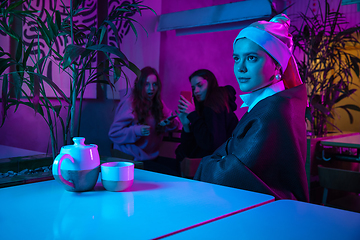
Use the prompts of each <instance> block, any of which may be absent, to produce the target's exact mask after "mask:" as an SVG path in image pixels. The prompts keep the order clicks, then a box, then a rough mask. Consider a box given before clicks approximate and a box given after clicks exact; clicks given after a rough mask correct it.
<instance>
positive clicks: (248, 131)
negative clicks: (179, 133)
mask: <svg viewBox="0 0 360 240" xmlns="http://www.w3.org/2000/svg"><path fill="white" fill-rule="evenodd" d="M306 96H307V94H306V88H305V85H304V84H303V85H300V86H297V87H294V88H291V89H288V90H285V91H282V92H279V93H277V94H275V95H273V96H270V97H268V98H265V99H263V100H261V101H260V102H259V103H258V104H256V105H255V107H254V108H253V109H252V110H251V111H250V112H248V113H246V114H245V115H244V116H243V117H242V118H241V120H240V122H239V124H238V125H237V127H236V129H235V130H234V132H233V134H232V137H231V138H229V139H228V140H227V141H226V142H225V143H224V144H223V145H222V146H221V147H219V148H218V149H217V150H216V151H215V152H214V153H213V154H212V155H210V156H207V157H204V158H203V159H202V160H201V163H200V165H199V168H198V170H197V172H196V175H195V177H194V179H195V180H201V181H205V182H209V183H215V184H220V185H225V186H229V187H235V188H241V189H245V190H250V191H255V192H260V193H265V194H270V195H273V196H275V198H276V199H297V200H301V201H308V200H309V195H308V185H307V178H306V172H305V162H306V129H305V109H306V104H307V99H306Z"/></svg>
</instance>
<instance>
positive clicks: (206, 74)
mask: <svg viewBox="0 0 360 240" xmlns="http://www.w3.org/2000/svg"><path fill="white" fill-rule="evenodd" d="M193 77H202V78H203V79H205V80H206V81H207V83H208V87H207V92H206V97H205V100H204V102H203V103H199V102H198V101H197V100H196V98H195V96H194V93H193V99H194V103H195V108H196V111H197V112H198V113H200V114H202V110H203V107H205V106H206V107H210V108H211V109H212V110H213V111H214V112H216V113H219V112H221V111H223V110H224V109H225V108H226V110H227V111H228V112H229V93H228V91H227V89H226V88H223V87H219V84H218V81H217V79H216V77H215V75H214V74H213V73H212V72H211V71H210V70H207V69H199V70H197V71H195V72H194V73H193V74H191V75H190V77H189V80H190V82H191V79H192V78H193Z"/></svg>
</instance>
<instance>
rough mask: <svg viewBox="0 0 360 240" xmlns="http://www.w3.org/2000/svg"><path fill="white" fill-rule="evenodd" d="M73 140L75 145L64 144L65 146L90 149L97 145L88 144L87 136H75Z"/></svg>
mask: <svg viewBox="0 0 360 240" xmlns="http://www.w3.org/2000/svg"><path fill="white" fill-rule="evenodd" d="M72 140H73V142H74V145H67V146H63V148H65V149H66V148H73V147H76V148H82V149H89V148H93V147H96V145H94V144H90V145H86V144H85V138H84V137H73V139H72Z"/></svg>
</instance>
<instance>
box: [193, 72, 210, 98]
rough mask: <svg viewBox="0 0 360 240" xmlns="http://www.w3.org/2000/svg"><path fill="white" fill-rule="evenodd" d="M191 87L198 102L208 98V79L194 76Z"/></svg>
mask: <svg viewBox="0 0 360 240" xmlns="http://www.w3.org/2000/svg"><path fill="white" fill-rule="evenodd" d="M190 82H191V89H192V92H193V94H194V96H195V97H196V100H197V101H198V102H202V101H204V100H205V98H206V93H207V88H208V81H207V80H206V79H204V78H202V77H199V76H194V77H192V78H191V79H190Z"/></svg>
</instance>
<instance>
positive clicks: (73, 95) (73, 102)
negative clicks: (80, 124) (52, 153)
mask: <svg viewBox="0 0 360 240" xmlns="http://www.w3.org/2000/svg"><path fill="white" fill-rule="evenodd" d="M73 13H74V12H73V0H70V30H71V44H74V31H73V24H74V23H73V17H74V16H73ZM72 67H73V79H72V85H73V88H72V91H71V93H70V94H71V112H70V138H73V137H74V127H75V126H74V125H75V111H76V109H75V108H76V97H77V94H76V92H77V89H76V80H77V71H76V66H75V64H72Z"/></svg>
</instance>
